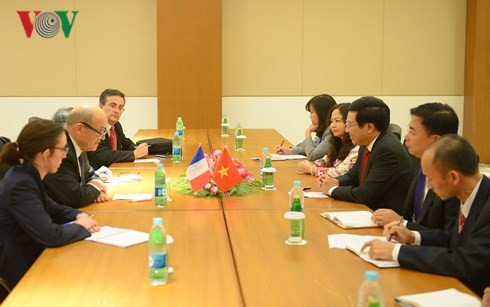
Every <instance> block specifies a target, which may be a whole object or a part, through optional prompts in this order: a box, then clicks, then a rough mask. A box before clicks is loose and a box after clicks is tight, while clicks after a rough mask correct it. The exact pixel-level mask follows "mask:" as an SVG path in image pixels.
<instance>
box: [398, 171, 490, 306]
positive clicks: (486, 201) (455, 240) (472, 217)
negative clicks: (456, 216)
mask: <svg viewBox="0 0 490 307" xmlns="http://www.w3.org/2000/svg"><path fill="white" fill-rule="evenodd" d="M420 236H421V240H422V242H421V245H422V246H406V245H403V246H402V247H401V248H400V254H399V255H398V262H399V263H400V266H402V267H405V268H409V269H413V270H418V271H423V272H427V273H433V274H441V275H449V276H453V277H456V278H457V279H459V280H460V281H461V282H463V283H464V284H465V285H466V286H468V288H470V289H471V290H473V291H474V292H475V293H476V294H478V295H480V296H482V295H483V289H484V288H485V287H487V286H488V285H490V256H489V255H490V179H488V178H487V177H486V176H483V180H482V182H481V184H480V189H479V190H478V192H477V194H476V197H475V200H474V202H473V205H472V207H471V210H470V213H469V214H468V217H467V219H466V222H465V224H464V226H463V229H462V231H461V234H458V227H457V225H455V226H454V227H453V229H451V230H421V231H420Z"/></svg>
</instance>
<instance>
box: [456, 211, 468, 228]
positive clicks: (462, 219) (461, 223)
mask: <svg viewBox="0 0 490 307" xmlns="http://www.w3.org/2000/svg"><path fill="white" fill-rule="evenodd" d="M464 222H466V217H465V216H464V214H463V212H462V211H461V210H459V218H458V233H461V230H462V229H463V226H464Z"/></svg>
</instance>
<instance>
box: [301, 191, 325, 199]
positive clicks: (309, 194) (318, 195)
mask: <svg viewBox="0 0 490 307" xmlns="http://www.w3.org/2000/svg"><path fill="white" fill-rule="evenodd" d="M304 194H305V198H328V195H327V194H325V193H323V192H304Z"/></svg>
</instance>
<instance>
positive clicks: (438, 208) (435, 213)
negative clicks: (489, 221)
mask: <svg viewBox="0 0 490 307" xmlns="http://www.w3.org/2000/svg"><path fill="white" fill-rule="evenodd" d="M419 170H420V167H418V169H417V170H416V171H415V176H414V178H413V180H412V184H411V185H410V188H409V189H408V193H407V198H406V200H405V205H404V206H403V218H404V219H405V220H407V221H408V224H407V228H408V229H412V230H422V229H452V228H453V226H454V223H455V221H456V220H457V218H458V215H459V206H460V203H461V202H460V201H459V199H457V198H456V197H452V198H450V199H448V200H445V201H444V200H442V199H440V198H439V196H437V195H436V194H435V193H434V192H432V190H429V191H427V195H426V196H425V199H424V203H423V204H422V209H421V210H420V212H419V216H418V217H417V220H416V221H415V223H412V218H413V214H414V207H415V188H416V186H417V178H418V172H419Z"/></svg>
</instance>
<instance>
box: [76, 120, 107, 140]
mask: <svg viewBox="0 0 490 307" xmlns="http://www.w3.org/2000/svg"><path fill="white" fill-rule="evenodd" d="M80 124H82V125H84V126H85V127H87V128H89V129H90V130H92V131H93V132H95V133H97V135H98V136H99V140H100V139H101V138H102V137H103V136H104V135H105V134H106V133H107V132H108V131H107V128H105V127H104V129H103V132H100V131H99V130H97V129H95V128H94V127H92V126H90V125H89V124H87V123H86V122H80Z"/></svg>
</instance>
